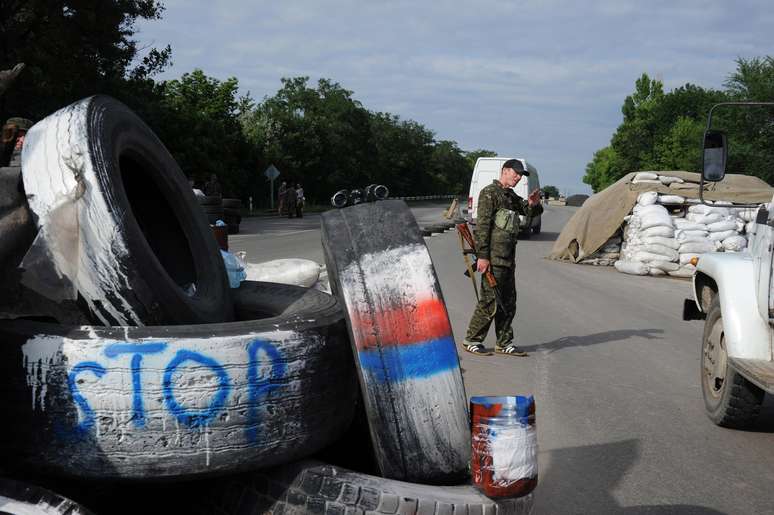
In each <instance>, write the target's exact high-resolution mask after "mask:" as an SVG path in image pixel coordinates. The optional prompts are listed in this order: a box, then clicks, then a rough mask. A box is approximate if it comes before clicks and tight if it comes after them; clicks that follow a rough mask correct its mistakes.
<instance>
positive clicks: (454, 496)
mask: <svg viewBox="0 0 774 515" xmlns="http://www.w3.org/2000/svg"><path fill="white" fill-rule="evenodd" d="M203 504H204V510H203V513H265V514H280V513H281V514H283V515H291V514H308V513H319V514H331V515H332V514H337V515H338V514H344V513H373V514H387V513H390V514H394V513H400V514H403V515H413V514H422V515H442V514H444V515H446V514H453V513H466V514H474V513H480V514H492V515H494V514H498V515H527V514H530V513H532V509H533V504H534V496H533V494H528V495H526V496H524V497H519V498H516V499H500V500H494V499H490V498H489V497H486V496H485V495H484V494H482V493H481V492H479V491H478V490H476V489H475V488H474V487H473V486H471V485H462V486H430V485H423V484H417V483H405V482H403V481H395V480H390V479H384V478H381V477H376V476H369V475H367V474H360V473H357V472H352V471H350V470H347V469H342V468H339V467H335V466H333V465H328V464H325V463H320V462H314V461H303V462H298V463H293V464H289V465H284V466H282V467H275V468H271V469H267V470H262V471H258V472H254V473H251V474H244V475H241V476H233V477H229V478H227V479H224V480H223V481H221V482H218V484H217V485H216V486H215V487H214V488H213V490H212V492H211V494H209V493H208V495H207V499H206V500H205V501H204V503H203ZM208 504H209V505H208Z"/></svg>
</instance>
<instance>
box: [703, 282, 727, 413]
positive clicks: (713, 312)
mask: <svg viewBox="0 0 774 515" xmlns="http://www.w3.org/2000/svg"><path fill="white" fill-rule="evenodd" d="M718 321H719V322H720V324H721V327H722V324H723V315H722V313H721V310H720V299H719V297H718V296H717V295H716V296H715V298H714V299H713V300H712V303H711V304H710V309H709V311H708V313H707V318H706V320H705V322H704V333H703V335H702V340H701V349H700V355H699V358H700V360H699V363H700V367H699V374H700V377H699V380H700V381H701V393H702V397H703V398H704V407H705V409H706V410H707V415H708V416H709V418H710V419H712V420H713V421H715V422H717V421H719V420H720V419H721V418H722V417H723V413H722V410H723V406H726V405H727V404H728V396H729V395H730V391H731V388H729V385H730V384H731V381H732V379H733V377H732V376H731V375H732V374H734V371H733V369H731V368H730V367H729V366H728V361H726V377H725V379H724V380H723V386H722V389H721V393H720V396H719V397H714V396H713V395H712V393H711V391H710V385H709V384H708V383H707V376H706V374H705V373H704V350H705V347H706V345H707V340H708V339H709V336H710V334H711V333H712V328H713V327H714V325H715V323H716V322H718Z"/></svg>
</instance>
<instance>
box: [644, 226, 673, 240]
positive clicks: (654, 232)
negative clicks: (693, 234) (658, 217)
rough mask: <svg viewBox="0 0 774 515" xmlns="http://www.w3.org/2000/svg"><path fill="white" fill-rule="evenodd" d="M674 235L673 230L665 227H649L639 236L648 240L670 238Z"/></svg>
mask: <svg viewBox="0 0 774 515" xmlns="http://www.w3.org/2000/svg"><path fill="white" fill-rule="evenodd" d="M674 235H675V230H674V228H672V227H666V226H657V227H650V228H648V229H645V230H643V231H642V232H641V233H640V236H641V237H643V238H649V237H651V236H663V237H664V238H672V237H673V236H674Z"/></svg>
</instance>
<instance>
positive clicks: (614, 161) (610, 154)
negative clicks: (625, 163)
mask: <svg viewBox="0 0 774 515" xmlns="http://www.w3.org/2000/svg"><path fill="white" fill-rule="evenodd" d="M620 170H621V166H620V164H619V162H618V155H617V154H616V152H615V150H614V149H613V148H612V147H605V148H602V149H600V150H597V151H596V152H595V153H594V159H592V160H591V162H590V163H589V164H587V165H586V175H584V176H583V182H585V183H586V184H588V185H589V186H591V190H592V191H593V192H594V193H597V192H598V191H602V190H603V189H605V188H607V187H608V186H610V185H611V184H613V183H614V182H615V181H617V180H618V179H619V178H620V177H618V176H619V174H620Z"/></svg>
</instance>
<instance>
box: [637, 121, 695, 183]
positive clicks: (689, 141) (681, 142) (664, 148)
mask: <svg viewBox="0 0 774 515" xmlns="http://www.w3.org/2000/svg"><path fill="white" fill-rule="evenodd" d="M704 129H705V123H704V122H702V121H699V120H696V119H692V118H689V117H687V116H680V117H679V118H678V119H677V121H676V122H675V123H674V125H672V127H671V128H670V129H669V131H668V132H667V134H666V135H665V136H663V137H662V138H660V139H659V141H658V142H657V143H656V145H655V148H654V150H655V152H654V154H655V157H654V160H653V162H651V163H646V164H645V165H644V166H643V168H645V169H648V170H685V171H687V172H699V171H701V143H700V142H701V141H702V137H703V136H704Z"/></svg>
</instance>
